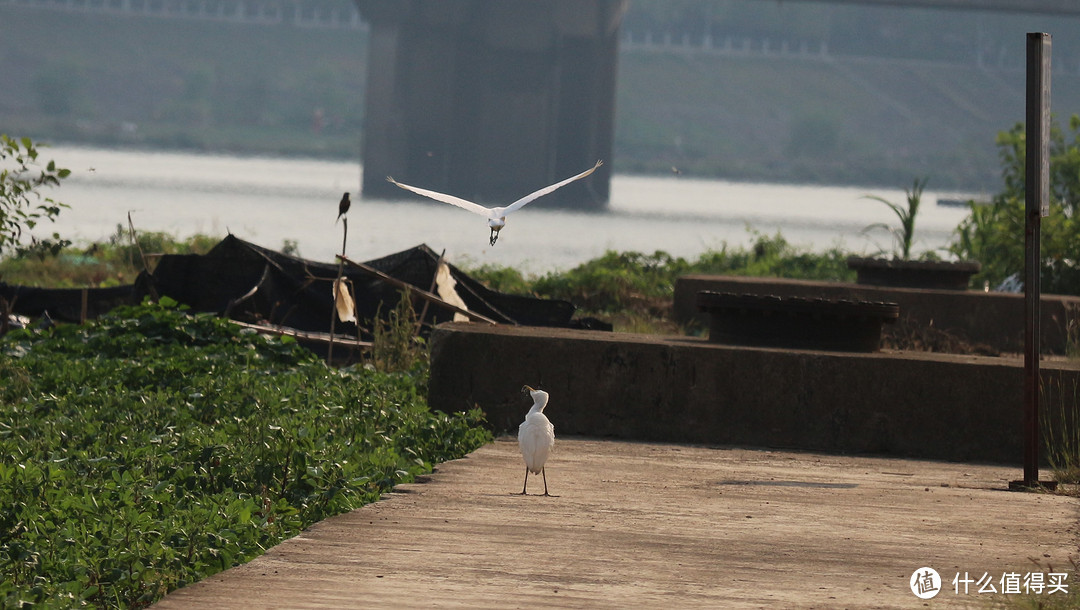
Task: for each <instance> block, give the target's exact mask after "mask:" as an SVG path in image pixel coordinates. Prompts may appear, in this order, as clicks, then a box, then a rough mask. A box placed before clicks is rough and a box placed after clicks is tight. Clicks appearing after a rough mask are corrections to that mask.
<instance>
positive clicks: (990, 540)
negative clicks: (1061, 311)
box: [158, 439, 1080, 609]
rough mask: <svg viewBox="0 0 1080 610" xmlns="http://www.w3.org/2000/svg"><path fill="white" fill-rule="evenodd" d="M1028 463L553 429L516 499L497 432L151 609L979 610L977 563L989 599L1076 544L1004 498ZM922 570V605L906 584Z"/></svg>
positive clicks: (513, 454)
mask: <svg viewBox="0 0 1080 610" xmlns="http://www.w3.org/2000/svg"><path fill="white" fill-rule="evenodd" d="M1021 474H1022V473H1021V472H1019V470H1018V469H1013V468H1002V467H996V466H973V465H966V464H950V463H940V462H925V461H910V460H897V459H882V458H866V457H837V456H827V455H817V454H808V453H792V452H781V451H763V450H748V449H727V448H723V449H710V448H704V447H690V446H681V445H656V444H643V443H624V442H611V441H595V440H585V439H559V440H558V442H557V445H556V452H555V454H554V455H553V457H552V458H551V460H550V461H549V462H548V483H549V487H550V491H551V493H552V494H554V497H543V496H539V495H528V496H521V495H518V493H517V492H519V491H520V490H521V482H522V476H523V475H524V466H523V463H522V461H521V457H520V455H519V454H518V453H517V443H516V441H513V440H512V439H500V440H498V441H496V442H495V443H493V444H490V445H488V446H486V447H483V448H481V449H480V450H478V451H476V452H474V453H472V454H470V455H469V456H468V457H466V458H463V459H460V460H456V461H453V462H449V463H446V464H443V465H441V466H439V467H438V469H437V471H436V472H435V474H433V475H432V476H430V477H428V478H427V479H426V480H425V481H424V482H420V483H415V484H411V485H405V486H401V487H399V488H398V489H397V490H396V492H395V493H393V494H391V495H390V496H389V497H388V498H386V499H385V500H383V501H380V502H378V503H375V504H372V505H369V506H366V507H364V508H362V509H359V510H356V511H353V512H351V513H347V514H344V515H339V516H338V517H335V518H332V519H327V520H326V521H323V522H321V523H318V524H316V525H315V526H313V527H311V528H310V529H308V530H307V531H305V532H303V533H302V534H301V535H299V536H297V537H295V538H293V539H291V540H288V541H286V542H284V543H282V544H280V545H278V546H276V547H274V548H272V549H270V551H269V552H267V553H266V554H265V555H263V556H262V557H259V558H257V559H255V560H254V561H252V562H250V563H248V564H246V565H243V566H240V567H237V568H233V569H231V570H227V571H225V572H223V573H221V574H218V575H216V576H214V577H211V578H209V579H207V580H205V581H203V582H200V583H196V584H194V585H192V586H189V587H187V588H184V589H181V590H179V591H175V592H174V593H172V594H171V595H169V596H168V597H166V598H165V599H164V600H163V601H162V602H161V603H159V604H158V607H159V608H162V609H168V608H211V607H212V608H366V607H386V608H401V607H464V608H514V607H520V608H528V607H558V606H562V607H588V608H624V607H661V606H668V607H678V608H686V607H711V608H735V607H767V608H779V607H784V608H792V607H803V608H844V607H847V608H886V607H889V608H891V607H896V608H911V607H923V606H924V605H927V607H931V608H933V607H957V606H959V607H968V606H981V607H986V605H987V602H989V601H991V598H992V594H990V593H977V589H978V588H979V587H978V586H976V584H975V583H974V581H975V580H977V579H979V578H981V577H982V576H983V574H984V573H985V574H987V575H988V576H989V577H990V578H992V579H993V585H994V587H995V588H996V589H997V590H998V591H999V593H998V595H997V596H996V597H997V599H1000V597H1001V593H1000V592H1001V591H1002V588H1001V587H1002V582H1001V580H1002V578H1003V577H1005V576H1006V574H1007V573H1016V574H1018V575H1019V577H1020V578H1021V579H1022V578H1023V577H1025V576H1027V575H1028V574H1030V573H1042V574H1044V576H1043V578H1044V580H1045V581H1046V582H1049V581H1050V580H1051V578H1052V577H1051V576H1050V573H1052V572H1059V573H1060V572H1071V571H1072V566H1071V565H1070V564H1069V561H1068V558H1069V556H1070V554H1071V555H1076V553H1077V543H1078V540H1080V537H1078V530H1077V526H1078V519H1080V511H1078V507H1080V501H1078V500H1077V499H1076V498H1070V497H1064V496H1056V495H1049V494H1040V493H1015V492H1009V491H1004V490H1005V489H1006V487H1007V482H1008V481H1009V480H1011V479H1017V478H1019V477H1020V476H1021ZM529 483H530V486H529V491H530V494H533V493H540V492H542V490H543V483H542V482H541V481H540V480H539V479H536V480H534V479H532V478H530V481H529ZM924 566H925V567H932V568H934V569H936V570H937V571H938V572H939V573H940V575H941V580H942V586H941V592H940V594H938V595H937V596H936V597H935V598H933V599H931V600H929V601H923V600H921V599H919V598H917V597H916V596H915V595H914V594H913V593H912V590H911V588H910V584H909V580H910V578H911V576H912V574H913V572H915V570H916V569H918V568H921V567H924ZM965 573H967V574H968V575H969V577H970V578H971V579H972V581H973V582H972V583H971V584H969V585H968V588H969V589H968V593H967V594H964V593H963V585H962V584H961V585H960V586H961V588H960V594H957V593H956V592H955V591H954V586H953V579H954V577H955V576H956V575H957V574H959V575H960V576H961V578H962V577H963V575H964V574H965ZM1006 581H1007V582H1006V584H1007V585H1009V583H1008V579H1006ZM1010 586H1011V585H1010ZM1074 586H1080V584H1076V585H1074ZM1044 594H1045V591H1044ZM1055 595H1059V596H1060V595H1061V594H1060V593H1056V594H1055Z"/></svg>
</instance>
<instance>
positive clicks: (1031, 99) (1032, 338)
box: [1024, 32, 1050, 488]
mask: <svg viewBox="0 0 1080 610" xmlns="http://www.w3.org/2000/svg"><path fill="white" fill-rule="evenodd" d="M1026 129H1027V133H1026V138H1027V141H1026V147H1027V148H1026V151H1025V154H1026V156H1027V165H1026V167H1025V193H1024V198H1025V202H1026V205H1025V218H1026V220H1025V223H1024V487H1029V488H1030V487H1036V486H1038V485H1039V443H1040V435H1039V351H1040V350H1039V340H1040V328H1039V317H1040V316H1039V313H1040V312H1039V304H1040V298H1041V295H1040V292H1041V291H1040V288H1041V286H1040V277H1039V268H1040V264H1039V263H1040V258H1041V255H1040V245H1041V243H1040V242H1041V239H1040V234H1041V224H1042V218H1043V217H1044V216H1048V215H1049V214H1050V34H1044V33H1037V32H1033V33H1029V34H1028V35H1027V117H1026Z"/></svg>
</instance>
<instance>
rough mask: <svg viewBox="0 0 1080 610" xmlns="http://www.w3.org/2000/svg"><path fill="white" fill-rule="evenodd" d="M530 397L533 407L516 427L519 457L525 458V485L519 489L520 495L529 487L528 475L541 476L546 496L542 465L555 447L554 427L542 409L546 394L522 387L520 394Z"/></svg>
mask: <svg viewBox="0 0 1080 610" xmlns="http://www.w3.org/2000/svg"><path fill="white" fill-rule="evenodd" d="M526 392H527V393H528V394H529V395H530V396H532V399H533V406H532V408H531V409H529V413H528V414H527V415H526V416H525V421H523V422H521V425H520V426H518V445H520V446H521V456H522V457H523V458H525V485H523V486H522V487H521V494H522V495H525V490H526V489H528V487H529V473H530V472H531V473H533V474H539V475H543V477H544V495H545V496H547V495H550V494H548V488H547V473H546V472H545V471H544V463H545V462H547V459H548V454H549V453H551V449H552V448H553V447H554V446H555V426H553V425H551V421H550V420H548V418H547V416H546V415H544V407H546V406H547V402H548V393H547V392H545V391H543V390H534V389H532V388H530V387H529V386H523V387H522V388H521V393H522V394H524V393H526Z"/></svg>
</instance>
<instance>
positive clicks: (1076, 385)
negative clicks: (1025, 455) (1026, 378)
mask: <svg viewBox="0 0 1080 610" xmlns="http://www.w3.org/2000/svg"><path fill="white" fill-rule="evenodd" d="M1039 402H1040V406H1041V409H1040V417H1039V423H1040V428H1041V431H1042V438H1043V445H1044V449H1045V455H1046V460H1047V462H1048V463H1049V465H1050V468H1051V470H1052V471H1053V473H1054V474H1053V476H1054V480H1056V481H1058V482H1059V483H1074V484H1075V483H1080V426H1078V425H1077V424H1078V423H1080V381H1078V380H1077V379H1076V378H1075V377H1073V378H1071V380H1065V379H1063V377H1062V376H1061V375H1059V374H1056V373H1054V372H1051V371H1042V375H1041V378H1040V380H1039Z"/></svg>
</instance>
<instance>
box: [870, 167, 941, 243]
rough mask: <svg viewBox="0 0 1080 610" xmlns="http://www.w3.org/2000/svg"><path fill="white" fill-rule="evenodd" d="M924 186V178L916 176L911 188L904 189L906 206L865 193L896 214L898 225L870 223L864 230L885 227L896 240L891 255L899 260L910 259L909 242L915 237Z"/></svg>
mask: <svg viewBox="0 0 1080 610" xmlns="http://www.w3.org/2000/svg"><path fill="white" fill-rule="evenodd" d="M925 187H926V179H925V178H923V179H922V180H921V181H920V180H919V179H918V178H916V179H915V182H914V184H912V186H911V189H910V190H909V189H904V192H905V193H906V194H907V207H906V208H905V207H903V206H901V205H900V204H897V203H893V202H891V201H889V200H888V199H885V198H883V197H877V196H875V195H867V196H866V198H867V199H873V200H874V201H879V202H881V203H884V204H885V205H887V206H889V209H890V210H892V211H893V213H894V214H896V219H897V220H898V221H899V222H900V226H898V227H895V228H890V227H889V225H887V224H885V223H883V222H882V223H877V224H872V225H870V226H868V227H866V228H865V229H863V230H864V231H869V230H870V229H885V230H886V231H888V232H890V233H891V234H892V236H893V239H895V240H896V249H895V250H894V251H893V257H894V258H898V259H900V260H905V261H906V260H911V244H912V242H913V241H914V239H915V219H916V218H917V217H918V214H919V204H920V203H921V202H922V192H923V188H925Z"/></svg>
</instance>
